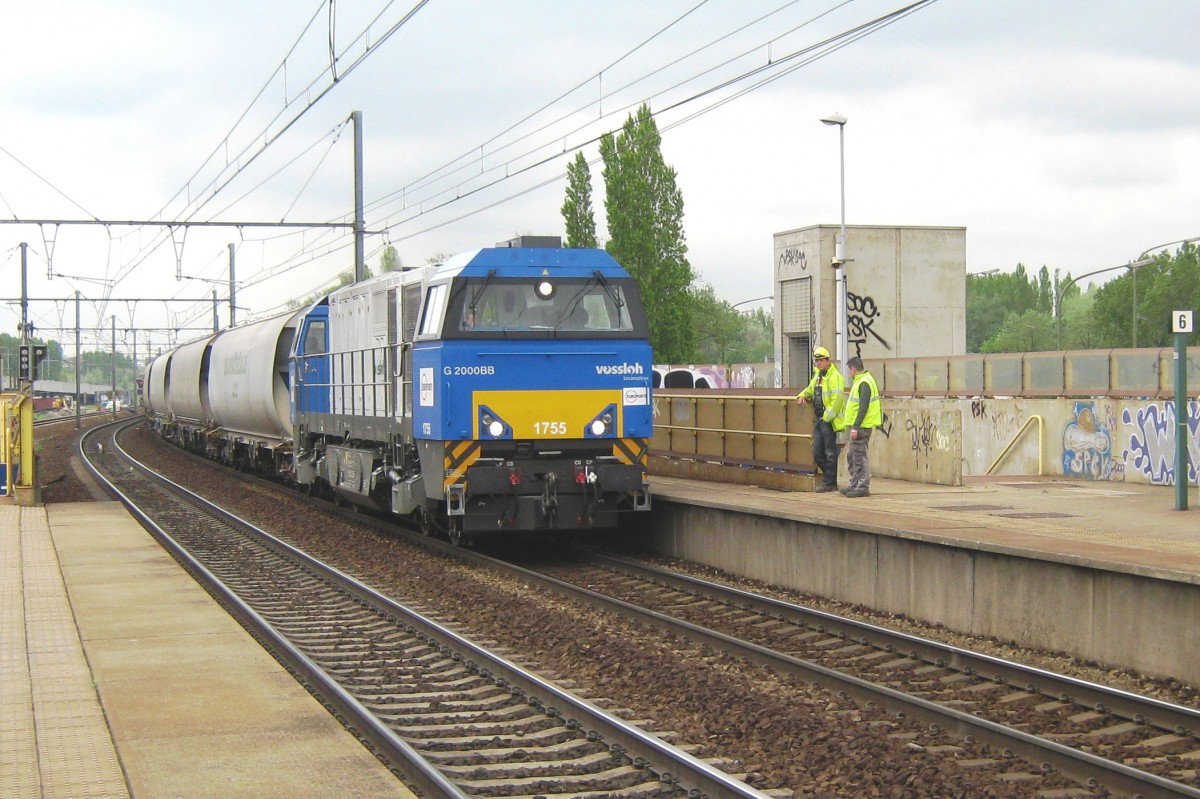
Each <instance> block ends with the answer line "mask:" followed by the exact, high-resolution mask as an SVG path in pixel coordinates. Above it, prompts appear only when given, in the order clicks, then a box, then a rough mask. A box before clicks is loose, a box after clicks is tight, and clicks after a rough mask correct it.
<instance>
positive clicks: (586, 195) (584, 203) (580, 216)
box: [562, 153, 596, 247]
mask: <svg viewBox="0 0 1200 799" xmlns="http://www.w3.org/2000/svg"><path fill="white" fill-rule="evenodd" d="M562 215H563V222H565V223H566V227H567V241H566V246H568V247H595V246H596V215H595V214H594V213H593V212H592V170H591V168H589V167H588V162H587V159H586V158H584V157H583V153H576V154H575V160H574V161H572V162H571V163H570V164H568V165H567V196H566V199H564V200H563V204H562Z"/></svg>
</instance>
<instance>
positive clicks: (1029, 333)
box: [981, 308, 1056, 352]
mask: <svg viewBox="0 0 1200 799" xmlns="http://www.w3.org/2000/svg"><path fill="white" fill-rule="evenodd" d="M1055 347H1056V342H1055V329H1054V317H1053V316H1051V315H1050V314H1047V313H1044V312H1042V311H1039V310H1037V309H1036V308H1031V309H1029V310H1027V311H1025V312H1024V313H1021V314H1018V313H1015V312H1010V313H1009V314H1008V316H1007V317H1006V318H1005V320H1004V324H1003V325H1002V326H1001V328H1000V331H999V332H998V333H996V335H994V336H992V337H991V338H990V339H988V340H987V341H985V342H984V343H983V346H982V348H981V352H1040V351H1043V350H1052V349H1055Z"/></svg>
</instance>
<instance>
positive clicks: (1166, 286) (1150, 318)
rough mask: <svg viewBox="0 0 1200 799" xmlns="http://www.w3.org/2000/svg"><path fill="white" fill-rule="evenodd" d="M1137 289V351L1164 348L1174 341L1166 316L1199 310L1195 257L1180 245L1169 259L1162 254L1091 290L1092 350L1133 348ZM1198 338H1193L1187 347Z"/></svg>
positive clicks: (1199, 258)
mask: <svg viewBox="0 0 1200 799" xmlns="http://www.w3.org/2000/svg"><path fill="white" fill-rule="evenodd" d="M1135 282H1136V285H1137V300H1136V304H1137V346H1139V347H1168V346H1171V345H1172V344H1173V343H1174V338H1173V335H1172V333H1171V329H1170V326H1169V324H1168V322H1169V320H1170V318H1171V311H1176V310H1187V309H1195V308H1197V307H1200V255H1198V253H1197V250H1196V245H1195V244H1185V245H1183V246H1182V247H1180V248H1179V249H1178V250H1177V251H1176V252H1175V254H1174V255H1172V254H1170V253H1169V252H1166V251H1164V252H1161V253H1159V254H1158V255H1156V256H1154V259H1153V262H1152V263H1150V264H1148V265H1146V266H1141V267H1137V268H1136V273H1135V270H1134V269H1129V270H1126V271H1125V272H1124V273H1123V274H1121V275H1120V276H1119V277H1117V278H1115V279H1113V280H1110V281H1108V282H1107V283H1105V284H1104V285H1103V286H1100V287H1099V288H1098V289H1096V291H1095V295H1096V299H1095V306H1094V308H1093V312H1092V315H1091V319H1092V326H1093V328H1094V332H1095V341H1096V344H1095V346H1097V347H1105V348H1107V347H1122V348H1123V347H1132V346H1133V345H1134V340H1133V338H1134V336H1133V314H1134V284H1135ZM1198 340H1200V337H1198V336H1197V335H1195V334H1193V335H1192V336H1191V337H1190V338H1189V343H1192V344H1194V343H1195V342H1197V341H1198Z"/></svg>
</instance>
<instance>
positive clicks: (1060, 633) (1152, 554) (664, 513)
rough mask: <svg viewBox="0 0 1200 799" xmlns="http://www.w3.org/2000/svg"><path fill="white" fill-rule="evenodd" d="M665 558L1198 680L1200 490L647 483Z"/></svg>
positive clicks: (1046, 483)
mask: <svg viewBox="0 0 1200 799" xmlns="http://www.w3.org/2000/svg"><path fill="white" fill-rule="evenodd" d="M651 489H652V491H653V492H654V499H653V502H654V510H653V513H654V515H655V517H656V518H655V520H654V524H652V525H651V526H650V528H649V530H648V531H647V532H648V535H646V536H645V542H644V543H645V545H646V546H649V547H650V548H651V549H653V550H655V551H656V552H659V553H660V554H662V555H665V556H668V557H676V558H682V559H684V560H689V561H693V562H697V563H702V564H705V565H707V566H711V567H713V568H716V569H720V570H722V571H725V572H728V573H730V574H736V575H739V576H741V577H745V578H749V579H754V580H761V581H762V582H765V583H768V584H771V585H777V586H782V587H785V588H790V589H793V590H796V591H800V592H804V593H809V594H813V595H816V596H819V597H825V598H828V599H832V600H836V601H839V602H845V603H848V604H851V605H858V606H861V607H864V608H871V609H872V610H874V611H876V612H882V613H893V614H896V615H899V616H904V617H907V618H911V619H914V620H916V621H920V622H924V623H926V624H935V625H941V626H943V627H945V628H946V629H947V630H950V631H953V632H958V633H964V634H968V635H974V636H983V637H990V638H995V639H998V640H1001V641H1009V642H1013V643H1014V644H1016V645H1017V646H1021V647H1027V648H1030V649H1041V650H1045V651H1048V652H1057V653H1064V654H1067V655H1070V656H1073V657H1076V658H1078V659H1080V660H1083V661H1085V662H1091V663H1098V664H1103V665H1104V667H1106V668H1113V669H1128V670H1130V671H1133V672H1137V673H1140V674H1144V675H1147V676H1152V677H1159V678H1164V679H1170V680H1177V681H1180V682H1182V683H1185V684H1188V685H1192V686H1200V658H1198V657H1197V656H1196V653H1198V652H1200V627H1197V626H1196V624H1195V619H1197V618H1200V509H1198V507H1197V506H1198V505H1200V497H1198V496H1197V490H1196V488H1195V487H1192V488H1190V489H1189V491H1188V502H1187V509H1184V510H1176V509H1175V488H1174V487H1161V486H1152V485H1142V484H1127V483H1111V482H1099V481H1095V482H1093V481H1086V480H1070V479H1061V478H1050V479H1047V478H1039V477H1017V476H1007V477H998V478H991V479H986V480H984V479H975V480H971V481H968V482H967V483H966V484H965V485H963V486H956V487H946V486H937V485H930V484H921V483H909V482H902V481H897V480H885V479H880V478H872V479H871V495H870V496H868V497H861V498H849V497H844V496H842V495H841V494H839V493H834V492H829V493H823V494H817V493H812V492H808V491H780V490H772V489H765V488H759V487H750V486H741V485H729V484H718V483H713V482H703V481H698V480H689V479H686V478H676V477H654V478H652V479H651Z"/></svg>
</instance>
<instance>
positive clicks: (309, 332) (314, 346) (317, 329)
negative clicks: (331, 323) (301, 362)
mask: <svg viewBox="0 0 1200 799" xmlns="http://www.w3.org/2000/svg"><path fill="white" fill-rule="evenodd" d="M304 354H305V355H324V354H325V322H324V321H320V322H310V323H309V325H308V327H307V328H306V329H305V331H304Z"/></svg>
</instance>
